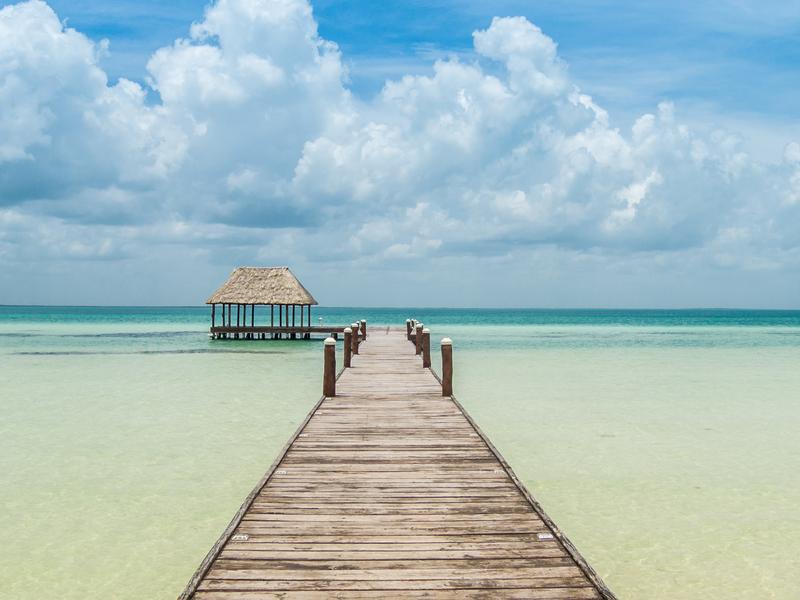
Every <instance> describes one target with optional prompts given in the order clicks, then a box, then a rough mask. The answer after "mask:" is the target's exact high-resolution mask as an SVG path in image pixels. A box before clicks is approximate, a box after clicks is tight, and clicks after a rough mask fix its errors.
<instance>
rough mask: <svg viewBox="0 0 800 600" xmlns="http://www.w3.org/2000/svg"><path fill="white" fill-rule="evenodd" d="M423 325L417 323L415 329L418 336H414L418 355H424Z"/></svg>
mask: <svg viewBox="0 0 800 600" xmlns="http://www.w3.org/2000/svg"><path fill="white" fill-rule="evenodd" d="M422 330H423V326H422V323H417V325H416V327H415V331H416V335H415V336H414V346H415V347H416V351H417V354H422Z"/></svg>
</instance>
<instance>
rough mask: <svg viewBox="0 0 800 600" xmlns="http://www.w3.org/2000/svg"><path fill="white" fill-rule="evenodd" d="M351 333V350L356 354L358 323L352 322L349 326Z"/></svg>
mask: <svg viewBox="0 0 800 600" xmlns="http://www.w3.org/2000/svg"><path fill="white" fill-rule="evenodd" d="M350 327H351V329H352V330H353V333H352V335H351V343H352V347H351V348H352V351H353V354H358V323H353V324H352V325H351V326H350Z"/></svg>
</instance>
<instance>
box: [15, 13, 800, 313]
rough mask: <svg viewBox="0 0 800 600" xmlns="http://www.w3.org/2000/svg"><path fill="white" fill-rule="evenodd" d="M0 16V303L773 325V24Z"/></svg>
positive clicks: (567, 17) (659, 16)
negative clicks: (299, 293)
mask: <svg viewBox="0 0 800 600" xmlns="http://www.w3.org/2000/svg"><path fill="white" fill-rule="evenodd" d="M0 7H2V8H0V303H5V304H90V305H100V304H122V305H148V304H159V305H161V304H180V305H192V304H199V303H202V302H203V301H204V299H205V298H206V297H207V296H208V295H209V294H210V293H211V292H212V291H213V289H214V288H215V287H216V286H217V285H218V284H219V283H220V282H221V281H222V280H224V278H225V277H226V276H227V274H228V273H229V272H230V271H231V270H232V269H233V267H235V266H237V265H265V266H266V265H282V264H287V265H289V266H291V267H292V268H293V270H294V271H295V272H296V273H297V274H298V275H299V276H300V278H301V280H302V281H303V282H304V283H305V284H306V285H307V287H309V289H311V291H312V292H313V293H314V294H315V296H316V297H317V298H318V299H319V300H320V301H321V302H322V303H323V304H326V305H373V306H375V305H378V306H497V307H502V306H519V307H525V306H530V307H668V308H672V307H762V308H800V120H799V119H798V116H799V115H798V111H800V108H798V107H800V85H798V74H799V73H800V44H798V41H800V5H797V4H796V3H790V2H776V1H773V0H762V1H760V2H754V1H750V0H720V1H718V2H714V3H696V2H688V1H683V0H677V1H671V2H655V1H649V2H648V1H642V0H639V1H637V2H634V1H630V2H628V1H624V2H609V1H605V0H595V1H590V0H571V1H570V0H567V1H564V0H561V1H555V0H541V1H534V2H532V1H527V2H523V1H518V0H504V1H498V2H486V1H481V2H477V1H472V0H459V1H455V0H453V1H449V0H437V1H430V2H420V1H408V0H406V1H403V2H401V1H388V2H382V3H375V2H356V1H351V2H336V1H333V0H319V1H317V2H313V3H311V4H309V3H308V2H306V1H305V0H218V1H216V2H213V3H206V2H197V1H190V0H176V1H174V2H170V3H162V2H153V1H149V0H138V1H133V0H115V1H114V2H100V1H98V0H51V2H49V3H45V2H42V1H38V0H33V1H29V2H20V3H8V2H0Z"/></svg>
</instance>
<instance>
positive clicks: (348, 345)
mask: <svg viewBox="0 0 800 600" xmlns="http://www.w3.org/2000/svg"><path fill="white" fill-rule="evenodd" d="M352 337H353V330H352V329H350V328H349V327H345V328H344V366H345V368H347V369H349V368H350V363H351V360H350V357H351V356H352V352H353V348H352V344H353V342H352V340H351V338H352Z"/></svg>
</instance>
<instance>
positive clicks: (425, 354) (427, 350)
mask: <svg viewBox="0 0 800 600" xmlns="http://www.w3.org/2000/svg"><path fill="white" fill-rule="evenodd" d="M430 366H431V330H430V329H428V328H427V327H425V328H424V329H423V330H422V368H423V369H427V368H430Z"/></svg>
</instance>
